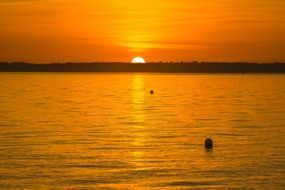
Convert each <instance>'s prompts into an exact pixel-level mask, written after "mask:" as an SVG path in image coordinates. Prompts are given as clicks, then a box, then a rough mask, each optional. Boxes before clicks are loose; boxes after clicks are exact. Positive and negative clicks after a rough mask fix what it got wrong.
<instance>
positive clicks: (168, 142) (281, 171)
mask: <svg viewBox="0 0 285 190" xmlns="http://www.w3.org/2000/svg"><path fill="white" fill-rule="evenodd" d="M150 90H154V94H153V95H150V93H149V91H150ZM207 137H211V138H213V139H214V142H215V144H214V150H213V151H205V150H204V148H203V142H204V139H205V138H207ZM284 139H285V76H284V75H190V74H189V75H175V74H174V75H173V74H171V75H168V74H160V75H159V74H52V73H41V74H35V73H6V74H3V73H2V74H0V189H139V190H140V189H174V190H176V189H282V188H284V187H285V180H284V179H285V140H284Z"/></svg>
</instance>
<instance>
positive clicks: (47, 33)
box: [0, 0, 285, 62]
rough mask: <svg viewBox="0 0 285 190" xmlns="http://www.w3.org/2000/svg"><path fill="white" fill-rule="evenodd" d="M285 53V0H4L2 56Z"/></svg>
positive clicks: (52, 58) (265, 57)
mask: <svg viewBox="0 0 285 190" xmlns="http://www.w3.org/2000/svg"><path fill="white" fill-rule="evenodd" d="M134 56H142V57H144V58H145V59H146V60H147V61H192V60H198V61H257V62H272V61H285V1H284V0H207V1H201V0H200V1H198V0H120V1H119V0H80V1H79V0H68V1H67V0H0V61H27V62H68V61H74V62H77V61H130V60H131V59H132V57H134Z"/></svg>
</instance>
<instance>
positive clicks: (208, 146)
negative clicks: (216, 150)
mask: <svg viewBox="0 0 285 190" xmlns="http://www.w3.org/2000/svg"><path fill="white" fill-rule="evenodd" d="M205 149H213V140H212V139H210V138H208V139H206V140H205Z"/></svg>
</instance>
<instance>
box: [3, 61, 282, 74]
mask: <svg viewBox="0 0 285 190" xmlns="http://www.w3.org/2000/svg"><path fill="white" fill-rule="evenodd" d="M0 72H146V73H244V74H245V73H285V63H246V62H229V63H227V62H196V61H194V62H156V63H146V64H131V63H122V62H104V63H102V62H92V63H51V64H34V63H25V62H12V63H9V62H0Z"/></svg>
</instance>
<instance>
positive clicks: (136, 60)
mask: <svg viewBox="0 0 285 190" xmlns="http://www.w3.org/2000/svg"><path fill="white" fill-rule="evenodd" d="M132 63H145V60H144V58H142V57H135V58H133V60H132Z"/></svg>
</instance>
